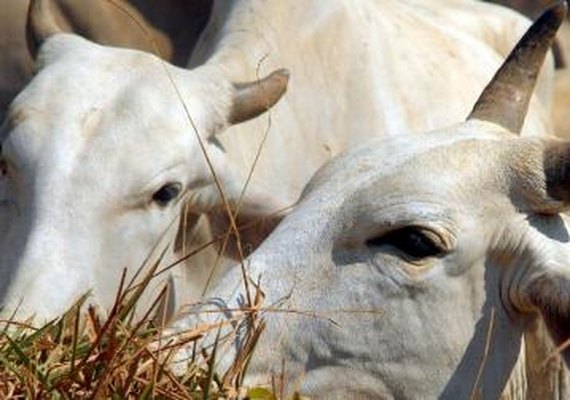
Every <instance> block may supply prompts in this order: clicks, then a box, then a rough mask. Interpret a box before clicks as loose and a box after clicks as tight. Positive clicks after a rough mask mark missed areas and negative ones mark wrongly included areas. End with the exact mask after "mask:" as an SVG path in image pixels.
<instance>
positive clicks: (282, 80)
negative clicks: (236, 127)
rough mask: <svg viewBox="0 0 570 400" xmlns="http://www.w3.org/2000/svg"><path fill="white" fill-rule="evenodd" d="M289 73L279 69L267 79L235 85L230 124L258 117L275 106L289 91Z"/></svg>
mask: <svg viewBox="0 0 570 400" xmlns="http://www.w3.org/2000/svg"><path fill="white" fill-rule="evenodd" d="M288 82H289V71H288V70H286V69H278V70H276V71H273V72H272V73H271V74H269V75H268V76H266V77H265V78H263V79H261V80H258V81H254V82H248V83H235V84H234V90H235V91H234V95H233V99H232V100H233V101H232V109H231V112H230V116H229V123H230V124H238V123H240V122H244V121H247V120H249V119H252V118H255V117H257V116H258V115H259V114H261V113H263V112H265V111H267V110H268V109H270V108H271V107H273V106H274V105H275V103H277V102H278V101H279V99H280V98H281V96H283V94H284V93H285V91H286V90H287V83H288Z"/></svg>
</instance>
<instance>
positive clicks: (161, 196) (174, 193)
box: [152, 183, 181, 206]
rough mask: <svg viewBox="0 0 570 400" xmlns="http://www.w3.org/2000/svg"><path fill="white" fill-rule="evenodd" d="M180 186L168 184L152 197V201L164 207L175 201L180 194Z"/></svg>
mask: <svg viewBox="0 0 570 400" xmlns="http://www.w3.org/2000/svg"><path fill="white" fill-rule="evenodd" d="M180 189H181V188H180V185H179V184H177V183H168V184H166V185H164V186H163V187H161V188H160V189H159V190H158V191H156V192H155V193H154V194H153V195H152V200H153V201H154V202H156V203H158V204H159V205H161V206H164V205H166V204H168V203H169V202H171V201H172V200H174V199H175V198H176V197H178V195H179V194H180Z"/></svg>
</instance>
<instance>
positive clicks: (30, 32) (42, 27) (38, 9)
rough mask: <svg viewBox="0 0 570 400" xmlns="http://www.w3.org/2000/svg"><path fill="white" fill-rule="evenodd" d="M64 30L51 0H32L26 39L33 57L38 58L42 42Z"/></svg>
mask: <svg viewBox="0 0 570 400" xmlns="http://www.w3.org/2000/svg"><path fill="white" fill-rule="evenodd" d="M62 32H63V30H62V29H61V28H60V27H59V25H58V24H57V22H56V18H55V16H54V14H53V12H52V10H51V8H50V1H49V0H31V1H30V5H29V7H28V17H27V20H26V41H27V44H28V51H29V53H30V55H31V56H32V59H34V60H35V59H36V56H37V53H38V49H39V48H40V46H41V45H42V43H43V42H44V41H45V40H46V39H47V38H49V37H50V36H52V35H55V34H57V33H62Z"/></svg>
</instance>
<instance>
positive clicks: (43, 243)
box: [0, 0, 288, 319]
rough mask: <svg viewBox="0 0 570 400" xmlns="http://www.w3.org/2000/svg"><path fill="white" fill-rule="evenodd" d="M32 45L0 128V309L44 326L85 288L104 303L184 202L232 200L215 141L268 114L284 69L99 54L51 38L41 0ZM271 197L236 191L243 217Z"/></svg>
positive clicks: (33, 16) (195, 207)
mask: <svg viewBox="0 0 570 400" xmlns="http://www.w3.org/2000/svg"><path fill="white" fill-rule="evenodd" d="M28 41H29V43H30V48H31V51H32V53H34V54H35V55H36V62H37V74H36V75H35V77H34V79H33V81H32V82H31V83H30V84H29V86H28V87H26V89H25V90H24V91H23V92H22V93H21V94H20V95H19V96H18V98H17V99H16V100H15V101H14V102H13V104H12V105H11V108H10V110H9V116H8V117H7V119H6V121H5V122H4V125H3V127H2V131H1V134H0V135H1V136H0V137H1V141H2V142H1V143H2V155H1V162H2V176H1V178H0V179H1V180H0V254H1V256H0V303H1V304H2V305H3V307H4V308H3V311H2V313H3V315H6V314H7V315H9V314H10V313H11V312H12V311H14V310H15V309H18V311H19V314H18V315H22V316H28V315H31V314H35V315H36V316H37V317H38V318H40V319H44V318H50V317H53V316H55V315H57V314H58V313H59V312H61V311H63V310H64V309H65V308H66V307H68V306H70V305H71V304H72V302H73V301H74V299H76V298H77V296H78V295H80V294H82V293H84V292H86V291H88V290H91V291H92V293H93V294H94V296H95V297H96V299H97V300H98V301H99V302H101V303H103V305H108V304H109V302H110V301H112V299H113V292H114V291H115V290H116V289H117V287H118V284H119V280H120V279H119V278H120V276H121V274H122V271H123V269H124V268H128V269H129V271H130V274H129V275H130V276H132V274H133V273H134V271H136V270H137V269H138V268H139V267H140V266H141V265H142V264H143V263H144V262H145V260H147V259H149V254H150V253H151V250H152V249H153V248H155V247H156V246H157V243H158V242H159V240H160V239H161V238H162V237H164V236H165V232H166V231H167V229H168V228H169V227H170V226H171V225H173V223H174V221H176V220H177V218H178V216H179V214H180V209H181V206H182V205H183V204H185V203H187V202H189V205H190V209H191V211H192V212H196V213H200V212H203V213H207V212H209V210H212V209H216V210H218V208H219V207H220V203H221V200H220V196H219V193H218V189H217V186H218V184H219V185H220V186H221V187H223V188H224V189H225V190H226V192H225V199H226V200H227V202H228V203H229V204H230V205H235V204H236V203H237V202H238V197H239V195H240V189H241V188H239V187H236V185H234V184H233V181H232V175H231V173H232V171H231V169H230V168H229V167H228V166H227V165H226V161H225V157H224V151H223V149H222V148H221V147H220V146H219V144H218V143H217V141H216V135H218V134H219V133H220V132H222V131H223V130H224V129H225V128H226V127H227V126H228V125H230V124H236V123H240V122H242V121H246V120H249V119H251V118H254V117H256V116H257V115H259V114H261V113H262V112H264V111H266V110H267V109H268V108H270V107H271V106H273V105H274V104H275V103H276V102H277V101H278V100H279V98H280V97H281V96H282V95H283V93H284V92H285V89H286V86H287V81H288V73H287V72H286V71H284V70H278V71H275V72H274V73H272V74H270V75H269V76H268V77H266V78H264V79H262V80H260V81H258V82H253V83H233V82H230V81H228V80H227V79H226V78H224V75H223V73H222V71H220V70H219V69H216V68H215V67H211V66H203V67H201V68H197V69H195V70H192V71H189V70H184V69H179V68H175V67H173V66H171V65H167V64H166V63H164V62H162V61H161V60H160V59H159V58H157V57H154V56H152V55H150V54H146V53H142V52H139V51H134V50H127V49H118V48H109V47H104V46H99V45H96V44H94V43H91V42H89V41H87V40H84V39H82V38H80V37H78V36H74V35H71V34H66V33H60V32H59V29H58V27H57V25H56V23H55V22H54V19H53V17H52V16H51V14H50V13H49V7H47V4H46V1H41V0H39V1H32V2H31V5H30V13H29V19H28ZM204 153H207V154H208V156H209V162H210V163H211V165H209V164H208V162H207V160H206V157H205V155H204ZM211 166H212V167H213V169H215V170H216V172H217V173H218V176H217V182H216V181H215V179H214V177H213V175H212V172H211ZM256 196H257V197H256ZM267 199H268V198H267V197H264V196H263V195H258V194H253V195H252V196H248V194H247V192H246V195H245V198H244V199H243V200H240V201H241V203H240V204H241V207H240V210H242V211H243V212H245V213H247V212H251V213H252V214H255V213H256V212H257V213H263V211H264V210H265V209H264V207H266V208H267V207H269V206H270V204H269V203H270V202H269V201H267ZM252 200H253V201H252ZM258 206H259V207H258ZM273 211H274V210H273ZM174 230H175V229H174ZM172 236H173V235H168V234H166V238H167V239H165V242H166V243H169V242H170V241H171V240H170V239H172ZM159 247H160V250H162V249H163V248H164V246H162V245H160V246H159ZM158 252H159V253H160V251H158ZM204 268H205V267H204ZM191 273H192V272H190V274H191ZM165 276H167V275H166V274H165ZM198 294H199V292H198V293H196V294H195V295H194V296H197V295H198ZM190 299H191V297H189V298H187V300H190Z"/></svg>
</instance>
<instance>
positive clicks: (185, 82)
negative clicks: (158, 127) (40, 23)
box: [9, 34, 205, 125]
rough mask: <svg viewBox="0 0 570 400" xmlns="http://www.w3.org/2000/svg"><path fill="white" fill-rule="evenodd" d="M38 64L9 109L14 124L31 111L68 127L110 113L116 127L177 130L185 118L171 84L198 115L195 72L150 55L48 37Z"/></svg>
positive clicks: (69, 37)
mask: <svg viewBox="0 0 570 400" xmlns="http://www.w3.org/2000/svg"><path fill="white" fill-rule="evenodd" d="M38 65H39V66H38V68H39V70H38V73H37V75H36V76H35V77H34V79H33V80H32V81H31V83H30V84H29V85H28V86H27V87H26V88H25V89H24V90H23V91H22V93H21V94H20V95H19V96H18V98H17V99H16V100H15V102H14V104H13V105H12V107H11V110H10V115H9V120H10V121H11V122H12V124H17V122H19V121H20V120H22V118H23V117H26V116H29V115H30V114H31V111H32V112H34V113H35V114H36V115H37V114H42V113H44V114H49V115H46V116H45V117H46V118H49V121H51V122H52V123H53V122H55V121H59V120H61V121H64V122H65V123H69V122H73V121H77V120H78V119H80V118H81V117H83V116H84V114H86V113H89V112H91V110H93V109H99V110H103V111H105V112H110V111H113V112H114V113H115V116H114V117H115V121H117V123H122V122H124V121H129V122H131V123H132V121H140V120H141V119H142V120H143V121H149V120H161V122H162V123H164V124H168V123H169V124H171V125H175V124H176V125H180V124H181V123H182V122H183V121H184V119H185V115H184V113H183V112H182V111H183V109H182V107H181V105H180V104H181V99H180V97H182V96H179V95H178V94H177V92H176V90H175V88H174V85H173V82H174V84H177V85H179V86H184V88H183V90H181V91H182V92H183V94H184V95H186V96H184V98H185V100H186V101H187V102H189V103H191V104H190V106H191V107H190V108H191V109H193V110H194V111H195V112H196V113H198V112H199V110H198V111H196V110H195V109H196V108H199V106H200V104H201V100H203V99H204V91H205V90H204V88H203V86H204V84H203V83H202V81H203V76H201V75H200V74H199V73H191V74H190V73H188V71H186V70H182V69H180V68H177V67H174V66H172V65H169V64H166V63H164V62H163V61H162V60H160V59H159V58H158V57H156V56H154V55H152V54H148V53H144V52H140V51H137V50H131V49H124V48H112V47H107V46H100V45H97V44H95V43H92V42H89V41H87V40H85V39H82V38H81V37H78V36H75V35H70V34H58V35H55V36H53V37H51V38H50V39H49V40H48V41H47V42H46V43H45V44H44V46H42V48H41V52H40V54H39V61H38ZM194 76H195V78H193V77H194ZM177 104H178V107H176V105H177ZM66 119H70V120H72V121H65V120H66Z"/></svg>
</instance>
